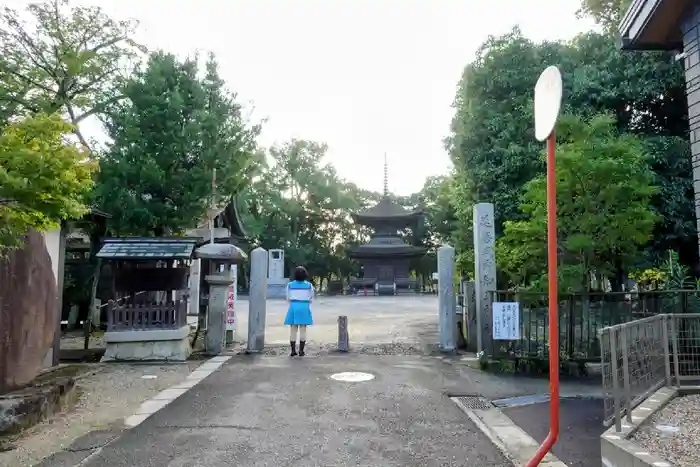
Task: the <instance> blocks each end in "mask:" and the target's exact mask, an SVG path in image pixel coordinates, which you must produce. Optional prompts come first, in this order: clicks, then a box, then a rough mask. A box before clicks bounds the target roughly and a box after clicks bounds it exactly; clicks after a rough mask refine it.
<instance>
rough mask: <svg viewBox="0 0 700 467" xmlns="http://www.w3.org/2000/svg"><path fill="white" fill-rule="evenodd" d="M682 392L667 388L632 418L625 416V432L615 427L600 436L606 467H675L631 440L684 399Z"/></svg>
mask: <svg viewBox="0 0 700 467" xmlns="http://www.w3.org/2000/svg"><path fill="white" fill-rule="evenodd" d="M681 392H682V391H681V390H679V389H678V388H672V387H663V388H661V389H659V390H657V391H656V392H654V393H653V394H652V395H651V396H649V397H648V398H646V399H645V400H644V402H642V403H641V404H639V406H638V407H636V408H635V409H634V410H632V413H631V416H630V418H631V419H632V420H631V421H630V420H628V418H627V416H624V417H623V419H622V422H621V424H620V425H621V428H622V431H620V432H618V431H617V430H616V428H615V425H613V426H612V427H610V428H609V429H608V430H607V431H606V432H605V433H603V434H602V435H601V436H600V456H601V463H602V464H603V466H604V467H645V466H654V467H672V466H673V464H671V463H670V462H668V461H666V460H664V459H661V458H660V457H659V456H657V455H656V454H654V453H651V452H649V451H647V450H646V449H644V448H642V447H641V446H639V445H637V444H635V443H634V442H633V441H631V440H630V438H631V437H632V435H634V433H635V432H636V431H637V430H638V429H639V427H641V426H642V425H643V424H644V423H645V422H646V421H647V420H649V419H651V417H652V416H653V415H654V414H655V413H656V412H658V411H659V410H661V409H663V408H664V407H665V406H666V405H667V404H668V403H669V402H671V401H672V400H673V399H674V398H676V397H677V396H679V395H680V393H681Z"/></svg>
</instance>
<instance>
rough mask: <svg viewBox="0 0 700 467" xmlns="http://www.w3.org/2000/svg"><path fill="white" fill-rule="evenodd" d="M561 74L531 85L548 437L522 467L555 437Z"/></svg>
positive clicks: (548, 73)
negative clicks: (540, 154) (542, 244)
mask: <svg viewBox="0 0 700 467" xmlns="http://www.w3.org/2000/svg"><path fill="white" fill-rule="evenodd" d="M561 97H562V82H561V73H560V72H559V69H558V68H557V67H555V66H550V67H548V68H547V69H545V70H544V71H543V72H542V74H541V75H540V77H539V79H538V80H537V84H536V85H535V138H537V140H538V141H547V263H548V271H547V275H548V279H549V284H548V286H549V391H550V393H551V396H550V401H549V434H548V435H547V438H546V439H545V440H544V441H543V442H542V445H541V446H540V448H539V449H538V450H537V452H536V453H535V455H534V456H533V457H532V459H530V461H529V462H528V463H527V464H526V466H527V467H535V466H537V465H539V464H540V462H541V461H542V459H543V458H544V456H545V455H547V453H548V452H549V451H550V450H551V449H552V446H554V443H556V442H557V437H558V436H559V310H558V305H559V295H558V283H557V186H556V183H557V179H556V172H555V157H554V156H555V151H556V134H555V127H556V124H557V119H558V118H559V111H560V109H561Z"/></svg>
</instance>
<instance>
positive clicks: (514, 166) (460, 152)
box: [447, 29, 697, 269]
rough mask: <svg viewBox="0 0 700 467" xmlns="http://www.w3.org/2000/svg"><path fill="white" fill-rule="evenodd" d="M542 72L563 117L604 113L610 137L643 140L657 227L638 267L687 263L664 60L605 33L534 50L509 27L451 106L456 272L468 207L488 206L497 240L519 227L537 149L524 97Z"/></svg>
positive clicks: (678, 126)
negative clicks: (555, 71)
mask: <svg viewBox="0 0 700 467" xmlns="http://www.w3.org/2000/svg"><path fill="white" fill-rule="evenodd" d="M513 64H517V66H513ZM550 64H555V65H557V66H559V67H560V69H561V70H562V75H563V78H564V107H565V111H566V112H568V113H572V114H577V115H581V116H583V117H586V118H591V117H593V116H595V115H598V114H600V113H609V114H611V115H612V116H613V117H614V119H615V122H616V125H617V129H618V131H620V132H621V133H626V134H632V135H636V136H638V137H640V138H642V140H643V144H644V145H645V152H646V153H647V154H649V163H650V164H651V166H652V168H653V171H654V177H655V185H657V186H659V187H660V190H659V191H658V192H657V193H656V195H654V197H653V198H652V206H653V207H654V209H655V210H656V211H657V212H658V214H659V215H660V219H661V221H660V222H659V223H658V224H657V226H656V228H655V232H654V236H653V239H651V240H650V242H649V245H648V255H647V256H648V262H650V263H655V262H656V260H657V258H658V257H659V256H660V255H663V254H664V252H665V251H666V250H668V249H673V250H677V251H682V252H683V253H682V254H681V256H682V257H683V258H684V260H685V261H687V262H688V264H694V263H695V262H696V259H697V251H696V250H697V246H696V240H695V239H696V238H697V237H696V226H695V222H694V211H693V209H694V208H693V202H692V175H691V173H692V170H691V168H690V159H689V157H688V151H689V142H688V130H687V128H688V120H687V104H686V97H685V82H684V78H683V70H682V67H681V66H680V65H679V63H677V62H676V61H675V60H674V58H673V56H672V54H669V53H662V52H645V53H635V54H630V53H625V52H622V51H620V50H619V47H618V45H617V42H616V39H615V37H614V36H613V35H607V34H598V33H588V34H583V35H581V36H579V37H577V38H576V39H574V40H573V41H571V42H568V43H548V42H545V43H541V44H535V43H533V42H532V41H529V40H528V39H526V38H524V37H523V36H522V34H521V33H520V31H519V30H517V29H514V30H513V31H511V32H510V33H509V34H506V35H504V36H501V37H498V38H489V39H488V40H487V41H486V42H485V43H484V45H483V46H482V48H481V49H480V50H479V52H478V54H477V57H476V59H475V60H474V61H473V62H472V63H471V64H469V65H468V66H467V67H466V68H465V71H464V76H463V78H462V80H461V82H460V83H459V86H458V91H457V95H456V98H455V103H454V106H455V117H454V120H453V123H452V134H451V136H450V137H449V138H448V139H447V148H448V150H449V151H450V154H451V157H452V160H453V162H454V164H455V187H454V190H453V192H454V207H455V211H456V218H457V223H456V229H455V233H454V235H453V238H454V239H455V243H456V246H457V248H458V251H459V252H460V260H461V264H463V266H464V267H466V268H467V269H469V268H470V263H471V241H472V234H471V225H472V224H471V215H472V206H473V205H474V203H477V202H492V203H494V205H495V209H496V221H497V225H496V231H497V234H498V235H500V234H501V233H502V231H503V223H504V222H505V221H508V220H510V221H514V220H519V219H523V215H524V214H523V212H522V211H521V210H520V209H519V204H520V199H521V197H522V195H523V193H524V188H525V186H526V184H527V182H528V181H529V180H531V179H532V178H534V177H536V176H538V175H540V174H542V173H543V172H544V165H543V163H542V160H541V158H540V152H541V150H542V145H541V144H540V143H538V142H536V141H535V139H534V135H533V129H532V127H533V123H532V92H533V91H532V89H533V86H534V83H535V82H536V80H537V77H538V75H539V73H540V72H541V71H542V70H543V69H544V68H545V67H546V66H547V65H550Z"/></svg>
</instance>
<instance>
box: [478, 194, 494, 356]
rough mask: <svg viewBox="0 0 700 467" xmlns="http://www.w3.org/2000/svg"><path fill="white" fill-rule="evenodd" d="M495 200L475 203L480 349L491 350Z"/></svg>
mask: <svg viewBox="0 0 700 467" xmlns="http://www.w3.org/2000/svg"><path fill="white" fill-rule="evenodd" d="M494 225H495V222H494V211H493V204H491V203H479V204H477V205H476V206H474V263H475V264H474V279H475V280H474V283H475V284H474V287H475V289H476V291H475V292H476V326H477V328H478V331H477V334H476V340H477V351H478V352H480V351H482V350H486V351H487V353H488V352H490V351H491V346H492V341H493V332H492V329H491V314H492V312H491V302H492V292H494V291H495V290H496V231H495V229H494Z"/></svg>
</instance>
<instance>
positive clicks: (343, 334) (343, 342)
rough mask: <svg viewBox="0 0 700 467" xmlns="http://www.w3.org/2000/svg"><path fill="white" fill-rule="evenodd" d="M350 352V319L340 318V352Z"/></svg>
mask: <svg viewBox="0 0 700 467" xmlns="http://www.w3.org/2000/svg"><path fill="white" fill-rule="evenodd" d="M348 350H350V336H349V334H348V317H347V316H338V351H339V352H347V351H348Z"/></svg>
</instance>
